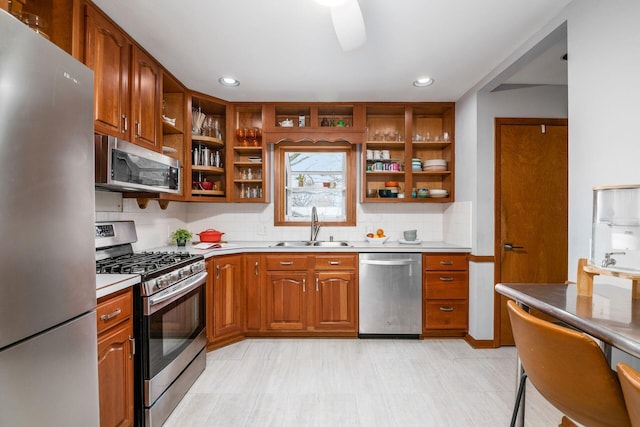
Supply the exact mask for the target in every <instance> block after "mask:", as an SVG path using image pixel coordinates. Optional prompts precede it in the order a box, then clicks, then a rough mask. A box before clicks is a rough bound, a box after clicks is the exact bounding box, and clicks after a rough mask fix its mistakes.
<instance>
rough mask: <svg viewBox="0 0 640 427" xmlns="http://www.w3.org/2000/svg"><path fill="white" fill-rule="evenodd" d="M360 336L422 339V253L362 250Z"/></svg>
mask: <svg viewBox="0 0 640 427" xmlns="http://www.w3.org/2000/svg"><path fill="white" fill-rule="evenodd" d="M358 274H359V277H360V279H359V283H358V286H359V289H360V296H359V325H360V327H359V336H360V337H362V338H366V337H403V338H418V337H419V336H420V333H421V332H422V256H421V255H420V254H419V253H361V254H360V269H359V271H358Z"/></svg>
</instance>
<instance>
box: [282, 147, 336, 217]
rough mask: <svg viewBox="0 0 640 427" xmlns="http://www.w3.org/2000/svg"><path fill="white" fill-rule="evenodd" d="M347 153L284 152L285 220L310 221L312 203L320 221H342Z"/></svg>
mask: <svg viewBox="0 0 640 427" xmlns="http://www.w3.org/2000/svg"><path fill="white" fill-rule="evenodd" d="M346 159H347V156H346V153H344V152H300V151H294V152H287V153H285V182H286V189H285V190H286V191H285V197H286V199H287V200H286V204H285V220H286V221H299V222H306V221H309V218H310V215H311V209H312V208H313V207H314V206H315V207H316V209H317V211H318V217H319V219H320V221H338V222H342V221H345V220H346V218H347V213H346V191H345V190H346Z"/></svg>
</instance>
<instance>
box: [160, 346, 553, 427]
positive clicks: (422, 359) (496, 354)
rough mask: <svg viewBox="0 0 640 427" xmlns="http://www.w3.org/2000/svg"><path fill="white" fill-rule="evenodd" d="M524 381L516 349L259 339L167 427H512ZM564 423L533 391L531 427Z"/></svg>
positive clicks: (227, 355)
mask: <svg viewBox="0 0 640 427" xmlns="http://www.w3.org/2000/svg"><path fill="white" fill-rule="evenodd" d="M515 376H516V353H515V348H513V347H503V348H498V349H482V350H475V349H473V348H471V347H470V346H469V345H468V344H467V343H466V342H464V341H463V340H460V339H426V340H379V339H361V340H359V339H250V340H245V341H241V342H239V343H236V344H233V345H230V346H227V347H225V348H222V349H219V350H216V351H213V352H210V353H208V354H207V368H206V370H205V372H204V373H203V374H202V375H201V376H200V378H199V379H198V380H197V381H196V383H195V384H194V385H193V387H192V388H191V390H189V392H188V393H187V395H186V396H185V397H184V399H183V400H182V402H181V403H180V405H178V407H177V408H176V409H175V411H174V412H173V414H172V415H171V416H170V417H169V419H168V420H167V422H166V423H165V427H186V426H216V427H219V426H287V427H288V426H292V427H293V426H296V427H300V426H323V427H324V426H363V427H364V426H366V427H369V426H385V427H386V426H403V427H405V426H492V427H493V426H508V425H509V422H510V420H511V411H512V408H513V402H514V398H515V388H516V384H515V382H516V380H515ZM561 417H562V415H561V414H560V412H558V411H557V410H555V409H554V408H553V407H551V406H550V405H549V404H548V403H547V402H546V401H545V400H544V399H543V398H542V397H541V396H540V395H539V394H538V393H537V391H536V390H535V389H534V388H533V387H531V386H529V387H528V389H527V406H526V424H525V425H526V426H528V427H531V426H540V427H542V426H545V427H546V426H557V425H558V424H559V423H560V419H561Z"/></svg>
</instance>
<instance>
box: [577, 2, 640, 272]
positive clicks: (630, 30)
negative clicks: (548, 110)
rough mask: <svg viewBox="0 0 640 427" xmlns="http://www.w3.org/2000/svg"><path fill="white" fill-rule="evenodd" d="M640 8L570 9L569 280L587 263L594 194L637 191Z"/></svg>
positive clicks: (587, 5)
mask: <svg viewBox="0 0 640 427" xmlns="http://www.w3.org/2000/svg"><path fill="white" fill-rule="evenodd" d="M639 20H640V1H638V0H613V1H607V2H602V1H598V0H581V1H574V2H573V3H572V4H571V5H570V7H569V20H568V43H569V277H570V278H575V275H576V270H575V267H574V266H575V265H576V263H577V260H578V258H585V257H588V254H589V239H590V237H591V212H592V203H593V199H592V188H593V187H595V186H599V185H618V184H640V137H639V136H638V135H639V126H638V123H639V121H640V102H639V100H640V80H639V78H640V25H638V22H639Z"/></svg>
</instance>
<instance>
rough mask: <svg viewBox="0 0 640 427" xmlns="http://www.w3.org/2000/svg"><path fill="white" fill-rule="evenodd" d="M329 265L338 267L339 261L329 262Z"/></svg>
mask: <svg viewBox="0 0 640 427" xmlns="http://www.w3.org/2000/svg"><path fill="white" fill-rule="evenodd" d="M329 265H340V261H329Z"/></svg>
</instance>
